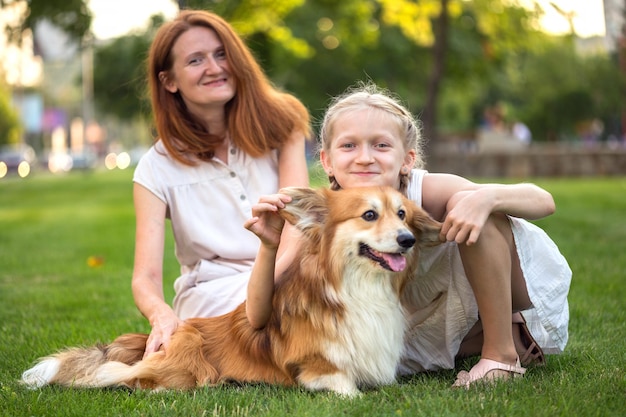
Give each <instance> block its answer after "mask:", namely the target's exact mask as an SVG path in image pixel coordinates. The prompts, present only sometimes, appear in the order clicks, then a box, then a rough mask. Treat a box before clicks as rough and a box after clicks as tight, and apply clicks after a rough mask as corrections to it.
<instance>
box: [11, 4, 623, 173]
mask: <svg viewBox="0 0 626 417" xmlns="http://www.w3.org/2000/svg"><path fill="white" fill-rule="evenodd" d="M625 3H626V2H625V1H624V0H605V1H602V0H591V1H590V0H571V1H563V0H561V1H547V0H537V1H532V0H471V1H470V0H419V1H416V0H342V1H340V2H337V1H334V0H316V1H304V0H271V1H270V0H239V1H234V0H232V1H216V0H186V1H182V0H181V1H178V2H176V1H172V0H154V1H150V2H146V1H140V0H135V1H132V2H131V1H126V2H124V1H119V0H118V1H102V0H90V1H87V0H72V1H65V0H63V1H61V0H47V1H42V0H34V1H31V2H26V1H22V0H5V1H2V2H1V3H0V5H2V8H1V9H0V23H2V25H3V26H5V28H6V29H7V30H6V31H4V33H3V34H2V35H4V39H1V36H2V35H0V44H2V43H4V44H5V46H6V47H5V48H2V49H0V58H2V60H1V61H2V65H0V80H5V81H0V145H2V144H7V143H9V144H12V148H14V149H15V148H16V147H18V148H20V147H21V148H22V151H23V150H24V148H30V149H28V151H29V152H30V153H29V154H28V155H27V156H28V157H29V158H30V160H31V162H33V163H34V164H35V165H38V166H39V167H41V168H43V169H44V170H52V171H55V172H63V171H67V170H69V169H72V168H74V169H77V168H92V167H93V166H95V165H97V164H100V165H102V162H103V161H105V157H106V156H107V155H109V154H113V155H118V154H120V153H122V152H124V155H123V158H122V161H120V164H132V163H135V162H136V161H137V159H138V158H139V157H140V156H141V154H142V153H143V152H144V151H145V149H146V148H147V147H148V146H150V144H151V143H152V140H153V130H152V129H151V116H150V111H149V103H148V100H147V98H146V82H145V81H146V77H145V68H144V67H145V65H144V63H145V59H146V54H147V49H148V46H149V44H150V41H151V39H152V36H153V34H154V31H155V29H156V27H158V26H159V25H160V24H161V23H162V22H163V21H164V20H167V19H171V18H172V17H173V16H174V15H175V14H176V12H177V10H178V8H179V7H180V6H183V7H190V8H193V7H197V8H206V9H210V10H213V11H215V12H217V13H218V14H220V15H222V16H224V17H225V18H227V19H228V20H229V21H231V22H232V23H233V25H234V26H235V27H236V29H237V30H238V31H239V33H241V34H242V36H244V38H245V39H246V40H247V43H248V45H249V46H250V47H251V48H252V50H253V51H254V53H255V54H256V56H257V57H258V59H259V61H260V62H261V65H262V66H263V68H264V69H265V71H266V72H267V74H268V76H269V77H270V78H271V80H272V81H273V82H274V83H275V84H276V85H277V86H279V87H280V88H283V89H285V90H287V91H290V92H292V93H294V94H295V95H296V96H297V97H299V98H300V99H301V100H302V101H303V102H304V103H305V105H306V106H307V107H308V108H309V111H310V112H311V115H312V116H313V120H314V124H315V126H314V127H317V125H318V123H319V120H320V116H321V114H322V113H323V110H324V108H325V107H326V106H327V105H328V102H329V99H330V97H332V96H334V95H337V94H339V93H341V92H343V91H345V89H346V88H348V87H349V86H351V85H354V84H355V82H357V81H359V80H372V81H374V82H375V83H377V84H378V85H380V86H382V87H385V88H388V89H390V90H391V91H393V92H394V93H396V94H397V95H398V96H399V97H400V98H401V99H402V101H403V102H404V103H405V104H406V105H407V106H408V108H409V109H410V110H411V111H412V112H414V113H415V114H416V115H417V116H418V117H419V118H420V120H421V121H422V122H423V130H424V136H425V137H426V138H427V142H426V146H427V149H426V151H427V163H428V168H429V169H430V170H432V171H448V172H455V173H458V174H461V175H473V176H516V177H522V178H523V177H532V176H571V175H577V176H587V175H617V174H623V173H624V171H626V158H625V156H624V150H625V148H626V146H625V139H624V134H625V126H626V109H625V108H624V107H625V103H626V98H625V97H626V87H625V81H624V80H625V76H624V73H625V71H626V52H625V51H626V41H625V38H624V8H625ZM152 13H156V14H152ZM526 128H527V129H526ZM312 143H313V144H314V141H312ZM314 148H315V147H314V145H312V146H311V149H310V156H311V157H312V158H313V157H314ZM31 149H32V150H31ZM23 153H25V152H23ZM485 154H487V155H488V156H487V157H485V156H484V155H485ZM494 154H495V155H496V156H495V157H492V155H494ZM111 158H114V157H113V156H112V157H111ZM109 164H113V165H115V161H114V160H113V161H109ZM14 165H15V164H14ZM9 168H11V167H9ZM33 168H35V167H33ZM0 174H2V168H1V167H0ZM0 176H2V175H0Z"/></svg>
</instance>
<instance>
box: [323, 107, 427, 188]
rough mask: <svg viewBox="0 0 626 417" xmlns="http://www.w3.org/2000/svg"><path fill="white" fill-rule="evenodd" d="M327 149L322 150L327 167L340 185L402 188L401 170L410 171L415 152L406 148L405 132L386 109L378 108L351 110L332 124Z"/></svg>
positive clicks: (328, 172) (324, 165)
mask: <svg viewBox="0 0 626 417" xmlns="http://www.w3.org/2000/svg"><path fill="white" fill-rule="evenodd" d="M331 130H332V132H333V134H332V137H331V138H329V140H330V142H329V146H328V147H327V150H322V151H321V152H320V159H321V162H322V165H323V167H324V170H325V171H326V173H327V174H328V175H332V176H334V177H335V179H336V180H337V183H338V184H339V185H340V186H341V188H351V187H364V186H385V185H387V186H391V187H394V188H396V189H398V188H399V187H400V173H401V170H403V169H404V173H405V174H406V173H408V170H410V169H411V168H412V167H413V163H414V161H415V151H414V150H409V151H406V150H405V148H404V141H403V139H402V138H403V132H401V131H400V127H399V126H398V124H397V123H396V122H395V121H394V120H393V119H392V118H391V117H390V116H389V115H388V114H386V113H385V112H383V111H381V110H376V109H359V110H354V111H348V112H346V113H344V114H341V115H340V116H338V117H337V119H336V120H335V122H334V125H333V126H332V129H331Z"/></svg>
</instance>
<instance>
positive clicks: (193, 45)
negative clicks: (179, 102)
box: [160, 26, 236, 117]
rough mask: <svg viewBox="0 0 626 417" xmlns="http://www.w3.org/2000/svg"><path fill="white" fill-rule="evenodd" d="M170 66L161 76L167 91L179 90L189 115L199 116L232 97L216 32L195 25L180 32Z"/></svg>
mask: <svg viewBox="0 0 626 417" xmlns="http://www.w3.org/2000/svg"><path fill="white" fill-rule="evenodd" d="M172 57H173V65H172V70H171V71H170V72H169V74H165V73H164V72H162V73H161V74H160V79H161V82H162V83H163V85H164V86H165V88H166V89H167V90H168V91H169V92H170V93H176V92H180V95H181V96H182V98H183V100H184V102H185V104H186V106H187V108H188V109H189V111H190V112H191V113H192V114H195V115H197V116H200V117H202V116H203V115H204V114H205V111H206V110H207V109H209V108H214V107H217V106H219V107H220V108H223V107H224V105H225V104H226V103H227V102H228V101H230V100H231V99H232V98H233V97H234V96H235V91H236V87H235V80H234V77H233V76H232V74H231V73H230V67H229V65H228V60H227V59H226V51H225V50H224V45H222V42H221V41H220V39H219V38H218V37H217V34H216V33H215V32H214V31H213V30H211V29H208V28H205V27H201V26H196V27H192V28H190V29H189V30H187V31H186V32H184V33H183V34H181V35H180V36H179V37H178V39H177V40H176V42H174V46H173V47H172Z"/></svg>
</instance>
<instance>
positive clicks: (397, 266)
mask: <svg viewBox="0 0 626 417" xmlns="http://www.w3.org/2000/svg"><path fill="white" fill-rule="evenodd" d="M381 255H382V257H383V259H384V260H385V262H387V264H388V265H389V268H391V270H392V271H395V272H400V271H402V270H403V269H404V268H405V267H406V259H405V257H404V256H402V255H398V254H396V253H381Z"/></svg>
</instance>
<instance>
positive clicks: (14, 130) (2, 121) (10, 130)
mask: <svg viewBox="0 0 626 417" xmlns="http://www.w3.org/2000/svg"><path fill="white" fill-rule="evenodd" d="M21 131H22V127H21V124H20V119H19V115H18V114H17V112H16V111H15V109H14V108H13V106H12V105H11V95H10V94H9V90H8V88H6V86H5V85H4V84H3V83H1V82H0V146H2V145H6V144H9V143H18V141H19V139H20V134H21Z"/></svg>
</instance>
